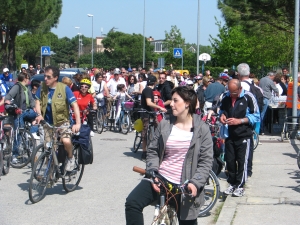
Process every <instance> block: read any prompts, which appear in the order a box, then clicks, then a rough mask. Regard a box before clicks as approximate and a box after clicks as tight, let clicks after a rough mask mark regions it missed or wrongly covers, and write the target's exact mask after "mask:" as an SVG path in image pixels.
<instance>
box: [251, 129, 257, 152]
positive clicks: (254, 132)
mask: <svg viewBox="0 0 300 225" xmlns="http://www.w3.org/2000/svg"><path fill="white" fill-rule="evenodd" d="M252 140H253V151H254V150H255V149H256V148H257V146H258V144H259V135H258V133H256V131H255V130H253V131H252Z"/></svg>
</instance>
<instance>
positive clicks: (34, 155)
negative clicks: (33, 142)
mask: <svg viewBox="0 0 300 225" xmlns="http://www.w3.org/2000/svg"><path fill="white" fill-rule="evenodd" d="M43 152H45V147H44V144H43V143H42V144H39V145H38V146H37V147H36V148H35V149H34V150H33V151H32V154H31V168H32V169H33V166H34V164H35V163H36V161H37V160H38V158H39V157H40V155H41V154H42V153H43Z"/></svg>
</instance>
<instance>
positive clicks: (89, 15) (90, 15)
mask: <svg viewBox="0 0 300 225" xmlns="http://www.w3.org/2000/svg"><path fill="white" fill-rule="evenodd" d="M87 16H88V17H92V68H94V36H93V35H94V25H93V24H94V15H92V14H87Z"/></svg>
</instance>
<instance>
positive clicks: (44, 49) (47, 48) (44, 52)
mask: <svg viewBox="0 0 300 225" xmlns="http://www.w3.org/2000/svg"><path fill="white" fill-rule="evenodd" d="M41 55H42V56H47V55H51V51H50V46H42V47H41Z"/></svg>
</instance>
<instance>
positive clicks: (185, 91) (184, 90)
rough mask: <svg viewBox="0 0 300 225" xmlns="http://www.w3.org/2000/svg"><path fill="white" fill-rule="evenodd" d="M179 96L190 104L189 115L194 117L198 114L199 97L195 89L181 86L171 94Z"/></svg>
mask: <svg viewBox="0 0 300 225" xmlns="http://www.w3.org/2000/svg"><path fill="white" fill-rule="evenodd" d="M174 93H176V94H178V95H179V96H180V97H181V98H182V99H183V101H185V102H187V103H189V111H188V114H190V115H193V114H194V113H195V112H196V105H197V95H196V92H195V91H194V90H193V89H190V88H188V87H186V86H179V87H176V88H174V89H173V90H172V92H171V94H172V95H173V94H174Z"/></svg>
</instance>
